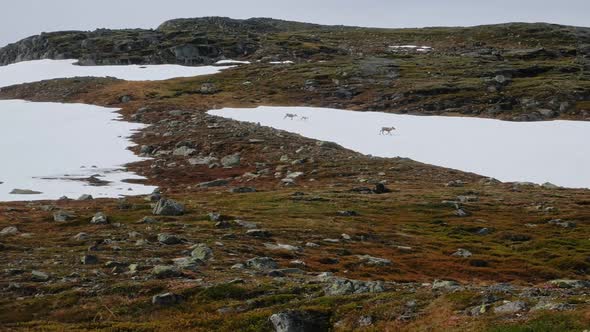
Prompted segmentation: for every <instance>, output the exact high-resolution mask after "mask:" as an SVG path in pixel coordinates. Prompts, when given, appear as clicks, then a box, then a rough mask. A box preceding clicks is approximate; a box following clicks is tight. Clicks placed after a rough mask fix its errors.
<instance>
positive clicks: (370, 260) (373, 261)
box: [358, 255, 392, 266]
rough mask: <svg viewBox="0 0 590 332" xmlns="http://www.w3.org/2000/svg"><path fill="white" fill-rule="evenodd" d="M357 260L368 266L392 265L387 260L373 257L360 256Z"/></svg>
mask: <svg viewBox="0 0 590 332" xmlns="http://www.w3.org/2000/svg"><path fill="white" fill-rule="evenodd" d="M358 258H359V260H360V261H361V263H363V264H366V265H370V266H389V265H391V264H392V263H391V261H390V260H389V259H385V258H378V257H373V256H369V255H360V256H358Z"/></svg>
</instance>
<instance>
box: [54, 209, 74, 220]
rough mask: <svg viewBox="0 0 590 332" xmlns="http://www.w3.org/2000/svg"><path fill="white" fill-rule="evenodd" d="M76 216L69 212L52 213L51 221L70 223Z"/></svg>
mask: <svg viewBox="0 0 590 332" xmlns="http://www.w3.org/2000/svg"><path fill="white" fill-rule="evenodd" d="M75 217H76V216H74V214H72V213H71V212H67V211H57V212H55V213H53V221H56V222H66V221H70V220H72V219H74V218H75Z"/></svg>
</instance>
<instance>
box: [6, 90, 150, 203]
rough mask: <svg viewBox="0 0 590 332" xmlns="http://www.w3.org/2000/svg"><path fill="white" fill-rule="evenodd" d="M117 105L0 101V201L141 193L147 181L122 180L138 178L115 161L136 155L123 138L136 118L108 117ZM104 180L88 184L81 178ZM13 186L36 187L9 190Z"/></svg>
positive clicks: (128, 160)
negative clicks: (104, 183)
mask: <svg viewBox="0 0 590 332" xmlns="http://www.w3.org/2000/svg"><path fill="white" fill-rule="evenodd" d="M115 111H117V109H108V108H104V107H98V106H92V105H84V104H58V103H32V102H26V101H22V100H4V101H0V151H2V165H1V166H0V182H4V183H3V184H0V201H20V200H30V199H35V200H39V199H57V198H59V197H61V196H63V195H66V196H68V197H70V198H77V197H79V196H80V195H82V194H91V195H93V196H94V197H117V196H121V195H141V194H147V193H150V192H152V191H153V189H154V188H153V187H149V186H143V185H137V184H130V183H124V182H123V180H124V179H142V178H141V177H139V176H137V175H135V174H132V173H129V172H126V171H124V170H123V169H122V168H121V165H123V164H127V163H131V162H135V161H140V160H141V159H140V158H139V157H137V156H135V155H134V154H133V152H131V151H129V150H127V147H128V146H130V145H131V142H130V141H129V139H128V138H127V136H129V135H130V134H131V133H132V132H133V131H136V130H138V129H141V128H143V125H141V124H134V123H129V122H122V121H114V120H116V119H118V118H119V115H118V114H117V113H114V112H115ZM93 175H97V176H96V178H97V179H99V180H102V181H109V182H110V183H109V184H108V185H107V186H91V185H89V183H88V182H85V181H81V180H80V179H81V178H89V177H90V176H93ZM13 189H26V190H34V191H39V192H42V194H39V195H12V194H9V193H10V192H11V191H12V190H13Z"/></svg>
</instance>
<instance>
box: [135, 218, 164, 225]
mask: <svg viewBox="0 0 590 332" xmlns="http://www.w3.org/2000/svg"><path fill="white" fill-rule="evenodd" d="M137 223H138V224H157V223H159V221H158V220H157V219H155V218H152V217H143V218H141V219H140V220H139V221H138V222H137Z"/></svg>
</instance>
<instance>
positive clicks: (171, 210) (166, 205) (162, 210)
mask: <svg viewBox="0 0 590 332" xmlns="http://www.w3.org/2000/svg"><path fill="white" fill-rule="evenodd" d="M153 214H155V215H158V216H181V215H183V214H184V206H183V205H182V204H180V203H178V202H177V201H174V200H171V199H166V198H162V199H160V200H159V201H158V203H156V206H155V207H154V210H153Z"/></svg>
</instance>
